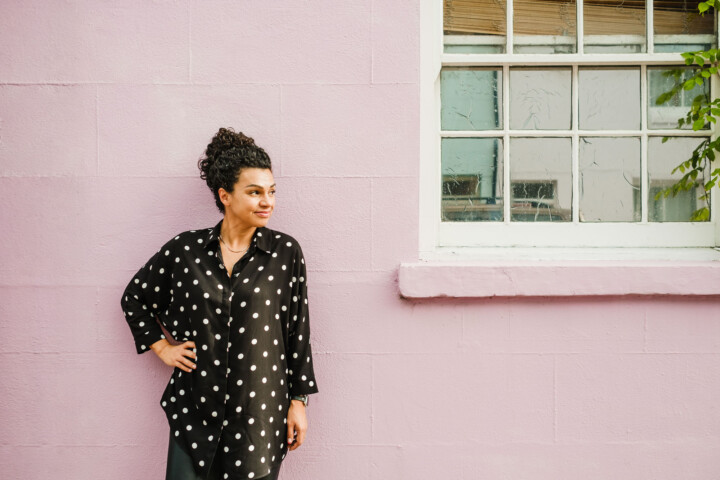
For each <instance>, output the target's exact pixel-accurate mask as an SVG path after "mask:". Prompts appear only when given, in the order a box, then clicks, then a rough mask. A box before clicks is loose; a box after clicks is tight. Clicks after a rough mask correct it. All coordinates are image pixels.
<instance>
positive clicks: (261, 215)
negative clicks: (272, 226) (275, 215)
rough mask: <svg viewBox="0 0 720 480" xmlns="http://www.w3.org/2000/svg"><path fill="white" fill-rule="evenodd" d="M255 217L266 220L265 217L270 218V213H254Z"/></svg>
mask: <svg viewBox="0 0 720 480" xmlns="http://www.w3.org/2000/svg"><path fill="white" fill-rule="evenodd" d="M255 215H257V216H259V217H263V218H267V217H269V216H270V211H267V212H255Z"/></svg>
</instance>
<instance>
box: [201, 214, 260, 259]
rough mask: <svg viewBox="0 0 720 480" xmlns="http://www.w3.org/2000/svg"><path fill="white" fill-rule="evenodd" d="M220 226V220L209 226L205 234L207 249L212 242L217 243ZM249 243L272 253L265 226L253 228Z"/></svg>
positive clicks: (205, 246)
mask: <svg viewBox="0 0 720 480" xmlns="http://www.w3.org/2000/svg"><path fill="white" fill-rule="evenodd" d="M221 226H222V220H220V221H219V222H218V223H217V225H215V226H214V227H213V228H209V229H208V231H207V235H205V242H204V248H205V249H207V248H208V247H209V246H210V245H212V244H213V243H217V241H218V237H219V236H220V227H221ZM251 243H254V244H255V246H256V247H257V248H259V249H260V250H262V251H263V252H265V253H272V248H271V244H272V238H270V230H268V229H267V228H265V227H259V228H256V229H255V233H254V234H253V238H252V241H251Z"/></svg>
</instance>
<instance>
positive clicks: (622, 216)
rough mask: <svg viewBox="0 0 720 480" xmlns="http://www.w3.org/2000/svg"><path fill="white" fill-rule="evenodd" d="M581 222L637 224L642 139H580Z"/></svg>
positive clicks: (638, 216) (638, 219)
mask: <svg viewBox="0 0 720 480" xmlns="http://www.w3.org/2000/svg"><path fill="white" fill-rule="evenodd" d="M579 166H580V221H581V222H633V221H634V222H637V221H640V218H641V217H640V215H641V214H640V204H635V202H634V199H635V198H636V193H635V192H636V191H639V190H640V139H639V138H622V137H621V138H607V137H605V138H598V137H585V138H581V139H580V165H579Z"/></svg>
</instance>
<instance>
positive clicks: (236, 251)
mask: <svg viewBox="0 0 720 480" xmlns="http://www.w3.org/2000/svg"><path fill="white" fill-rule="evenodd" d="M218 238H219V239H220V242H221V243H222V244H223V245H225V248H227V249H228V250H230V251H231V252H232V253H245V252H247V251H248V248H250V245H248V246H247V248H246V249H245V250H233V249H232V248H230V246H229V245H228V244H227V243H225V240H223V238H222V235H218Z"/></svg>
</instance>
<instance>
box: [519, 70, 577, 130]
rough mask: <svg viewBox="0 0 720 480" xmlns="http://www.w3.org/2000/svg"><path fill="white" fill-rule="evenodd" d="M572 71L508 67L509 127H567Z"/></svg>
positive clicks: (532, 128) (529, 128) (551, 128)
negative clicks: (509, 68)
mask: <svg viewBox="0 0 720 480" xmlns="http://www.w3.org/2000/svg"><path fill="white" fill-rule="evenodd" d="M571 82H572V70H571V69H569V68H555V69H545V70H543V69H531V68H515V69H511V70H510V128H511V129H520V130H567V129H569V128H570V127H571V125H570V114H571V101H572V95H571V89H570V85H571Z"/></svg>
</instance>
